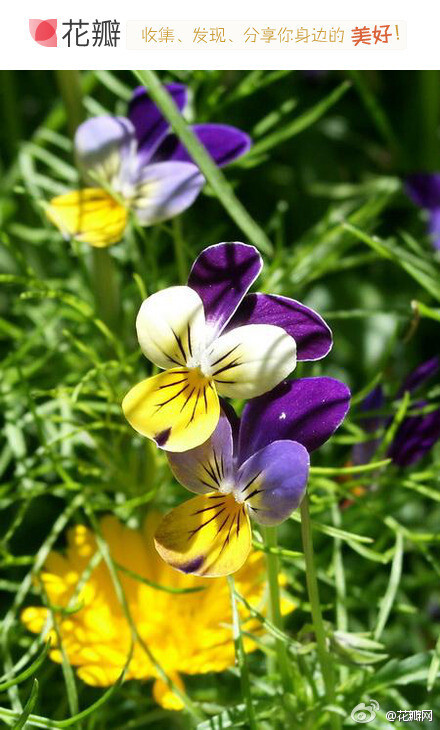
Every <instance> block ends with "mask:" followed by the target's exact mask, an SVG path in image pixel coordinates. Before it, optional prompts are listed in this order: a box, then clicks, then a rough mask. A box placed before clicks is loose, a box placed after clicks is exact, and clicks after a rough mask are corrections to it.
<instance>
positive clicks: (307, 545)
mask: <svg viewBox="0 0 440 730" xmlns="http://www.w3.org/2000/svg"><path fill="white" fill-rule="evenodd" d="M301 535H302V542H303V549H304V558H305V562H306V580H307V592H308V594H309V602H310V608H311V613H312V621H313V628H314V630H315V636H316V651H317V654H318V659H319V663H320V665H321V672H322V677H323V680H324V687H325V694H326V699H327V704H329V705H334V704H335V703H336V692H335V680H334V673H333V665H332V659H331V656H330V654H329V653H328V651H327V644H326V636H325V629H324V622H323V620H322V613H321V604H320V601H319V589H318V580H317V578H316V569H315V559H314V554H313V540H312V527H311V523H310V512H309V498H308V495H307V494H306V495H305V496H304V499H303V501H302V503H301ZM330 722H331V727H332V730H339V728H340V718H339V717H338V716H337V715H334V714H333V713H331V715H330Z"/></svg>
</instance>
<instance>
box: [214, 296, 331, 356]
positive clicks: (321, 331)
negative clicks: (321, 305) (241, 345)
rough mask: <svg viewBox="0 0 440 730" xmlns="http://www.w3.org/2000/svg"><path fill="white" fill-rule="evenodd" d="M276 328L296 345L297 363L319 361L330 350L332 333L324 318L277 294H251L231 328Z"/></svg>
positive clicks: (243, 302) (235, 316)
mask: <svg viewBox="0 0 440 730" xmlns="http://www.w3.org/2000/svg"><path fill="white" fill-rule="evenodd" d="M244 324H275V325H277V326H278V327H282V328H283V329H284V330H285V331H286V332H287V333H288V334H289V335H291V337H293V339H294V340H295V342H296V346H297V359H298V360H319V359H321V358H322V357H325V355H327V353H328V352H329V351H330V350H331V347H332V344H333V340H332V332H331V330H330V328H329V327H328V325H327V324H326V323H325V322H324V320H323V319H322V317H321V316H320V315H319V314H318V313H317V312H315V311H314V310H313V309H310V308H309V307H306V306H304V304H301V303H300V302H297V301H295V299H289V298H288V297H283V296H279V295H275V294H248V295H247V296H246V297H245V298H244V299H243V301H242V303H241V305H240V306H239V308H238V309H237V311H236V313H235V315H234V317H233V318H232V319H231V321H230V322H229V325H228V329H229V328H232V327H240V326H241V325H244Z"/></svg>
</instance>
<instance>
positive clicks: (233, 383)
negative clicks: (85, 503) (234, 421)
mask: <svg viewBox="0 0 440 730" xmlns="http://www.w3.org/2000/svg"><path fill="white" fill-rule="evenodd" d="M261 266H262V262H261V257H260V255H259V253H258V251H257V250H256V249H255V248H254V247H253V246H248V245H246V244H243V243H221V244H218V245H215V246H211V247H209V248H207V249H205V250H204V251H203V252H202V253H201V254H200V256H199V257H198V259H197V260H196V262H195V264H194V266H193V268H192V271H191V273H190V276H189V280H188V286H174V287H170V288H168V289H164V290H162V291H160V292H157V293H156V294H152V295H151V296H150V297H148V299H146V300H145V301H144V302H143V304H142V306H141V308H140V310H139V314H138V317H137V321H136V328H137V335H138V339H139V344H140V346H141V349H142V352H143V353H144V355H145V356H146V357H147V358H148V359H149V360H151V361H152V362H153V363H154V364H155V365H157V366H158V367H159V368H162V369H163V370H164V371H165V372H163V373H161V374H159V375H156V376H154V377H153V378H148V379H146V380H144V381H142V382H141V383H139V384H138V385H136V386H135V387H134V388H132V389H131V390H130V392H129V393H128V394H127V395H126V396H125V398H124V401H123V404H122V408H123V411H124V414H125V417H126V418H127V420H128V421H129V423H130V424H131V425H132V426H133V428H134V429H135V430H136V431H138V432H139V433H141V434H142V435H143V436H146V437H147V438H151V439H153V440H154V441H155V442H156V443H157V445H158V446H160V447H161V448H164V449H166V450H167V451H176V452H182V451H187V450H188V449H192V448H194V447H196V446H199V445H200V444H202V443H203V442H204V441H206V440H207V439H208V438H209V437H210V436H211V434H212V433H213V431H214V429H215V428H216V426H217V423H218V420H219V415H220V405H219V396H223V397H230V398H255V397H257V396H260V395H262V394H263V393H267V392H268V391H270V390H272V388H274V387H275V386H276V385H277V384H278V383H280V382H281V381H282V380H283V379H284V378H286V377H287V376H288V375H289V374H290V373H291V372H292V371H293V370H294V368H295V366H296V361H297V359H317V358H318V357H322V356H323V355H325V354H326V353H327V352H328V350H329V349H330V347H331V332H330V330H329V329H328V327H327V325H326V324H325V322H324V321H323V320H322V319H321V318H320V317H319V315H318V314H316V312H313V311H312V310H310V309H308V308H307V307H304V305H302V304H299V303H298V302H295V301H294V300H289V299H285V298H284V297H283V298H282V299H283V304H282V316H281V315H280V325H278V324H277V322H278V320H277V315H278V314H279V313H280V303H279V298H278V297H273V301H272V299H271V298H270V297H267V298H266V299H265V303H264V307H263V309H264V311H257V313H256V312H255V311H254V307H253V306H251V307H248V305H247V299H248V297H247V296H246V293H247V291H248V289H249V287H250V286H251V285H252V283H253V282H254V280H255V279H256V277H257V276H258V274H259V272H260V270H261ZM250 296H251V297H253V296H254V295H250ZM257 296H258V295H257ZM261 296H265V297H266V295H261ZM252 301H253V300H252ZM271 303H273V308H272V309H271ZM242 307H243V310H244V311H243V312H241V309H242ZM234 321H235V322H236V325H235V326H234V325H233V324H232V323H233V322H234ZM296 335H297V337H298V342H297V340H296Z"/></svg>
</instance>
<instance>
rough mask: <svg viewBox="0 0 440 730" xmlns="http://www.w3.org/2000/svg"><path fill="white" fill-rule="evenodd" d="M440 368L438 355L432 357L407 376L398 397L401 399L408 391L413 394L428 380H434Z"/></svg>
mask: <svg viewBox="0 0 440 730" xmlns="http://www.w3.org/2000/svg"><path fill="white" fill-rule="evenodd" d="M439 368H440V358H439V357H438V356H437V355H434V357H431V358H430V359H429V360H426V362H423V363H422V364H421V365H418V366H417V367H416V368H415V370H413V371H412V372H411V373H410V374H409V375H407V376H406V378H405V380H404V381H403V383H402V385H401V386H400V388H399V392H398V394H397V397H398V398H400V397H401V396H402V395H403V394H404V393H405V392H406V391H409V392H410V393H413V392H414V391H415V390H417V389H418V388H419V387H420V386H421V385H423V384H424V383H426V381H427V380H429V379H430V378H432V377H433V376H434V375H435V374H436V373H437V372H438V370H439Z"/></svg>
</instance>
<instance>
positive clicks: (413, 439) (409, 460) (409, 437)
mask: <svg viewBox="0 0 440 730" xmlns="http://www.w3.org/2000/svg"><path fill="white" fill-rule="evenodd" d="M418 405H419V406H420V407H422V406H423V405H426V403H419V404H418ZM439 438H440V410H437V411H433V412H432V413H428V414H426V415H424V416H409V417H408V418H405V420H404V421H403V423H402V425H401V426H400V428H399V429H398V431H397V433H396V435H395V437H394V440H393V443H392V444H391V446H390V448H389V450H388V456H390V457H391V458H392V460H393V462H394V463H395V464H397V465H398V466H410V465H411V464H415V463H416V462H417V461H419V459H421V458H422V457H423V456H425V454H427V453H428V451H430V450H431V449H432V447H433V446H434V444H435V443H436V442H437V441H438V440H439Z"/></svg>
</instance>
